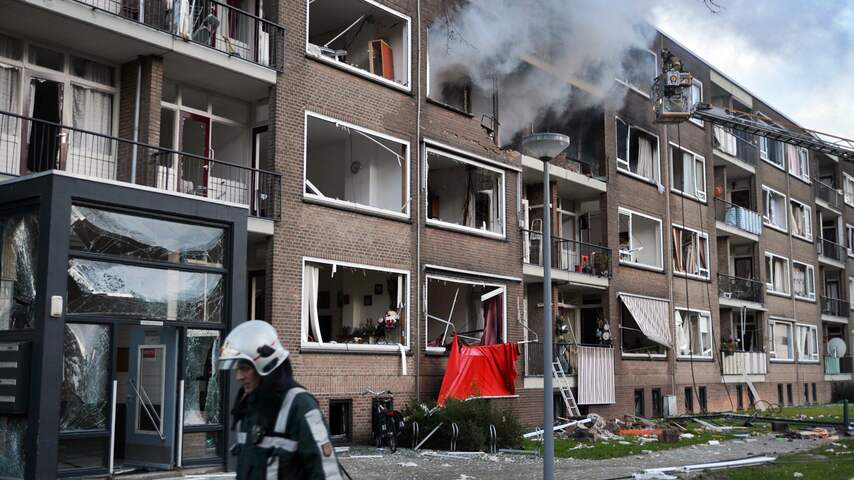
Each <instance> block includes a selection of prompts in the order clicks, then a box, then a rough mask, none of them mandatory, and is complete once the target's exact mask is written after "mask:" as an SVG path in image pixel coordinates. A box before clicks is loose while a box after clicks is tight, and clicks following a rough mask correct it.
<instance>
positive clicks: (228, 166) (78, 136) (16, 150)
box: [0, 111, 282, 219]
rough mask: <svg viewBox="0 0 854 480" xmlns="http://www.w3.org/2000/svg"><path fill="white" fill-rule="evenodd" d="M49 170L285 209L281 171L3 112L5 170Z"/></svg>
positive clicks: (0, 151)
mask: <svg viewBox="0 0 854 480" xmlns="http://www.w3.org/2000/svg"><path fill="white" fill-rule="evenodd" d="M248 156H249V155H248V154H247V157H248ZM134 159H136V162H135V163H136V178H135V181H132V180H131V176H132V174H131V171H132V168H133V164H134ZM233 160H235V161H237V160H239V159H233ZM45 170H62V171H66V172H69V173H74V174H78V175H83V176H88V177H96V178H100V179H104V180H117V181H121V182H126V183H136V184H139V185H144V186H148V187H153V188H156V189H159V190H165V191H170V192H177V193H184V194H189V195H196V196H199V197H205V198H209V199H212V200H218V201H222V202H229V203H236V204H239V205H245V206H248V207H249V213H250V215H253V216H257V217H262V218H268V219H278V218H279V214H280V212H279V205H280V203H281V202H280V198H281V197H280V195H281V183H282V179H281V175H279V174H278V173H274V172H268V171H265V170H260V169H256V168H249V167H245V166H242V165H236V164H233V163H228V162H224V161H221V160H216V159H213V158H208V157H203V156H199V155H194V154H191V153H186V152H179V151H176V150H170V149H167V148H162V147H155V146H153V145H148V144H145V143H140V142H132V141H130V140H124V139H121V138H116V137H111V136H109V135H104V134H101V133H97V132H92V131H88V130H81V129H78V128H73V127H69V126H66V125H60V124H57V123H52V122H46V121H43V120H38V119H34V118H29V117H24V116H21V115H17V114H13V113H8V112H2V111H0V174H4V175H16V176H17V175H27V174H30V173H36V172H41V171H45Z"/></svg>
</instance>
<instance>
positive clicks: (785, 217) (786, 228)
mask: <svg viewBox="0 0 854 480" xmlns="http://www.w3.org/2000/svg"><path fill="white" fill-rule="evenodd" d="M766 191H768V192H772V193H774V194H777V195H779V196H781V197H783V206H784V207H785V210H786V212H785V214H784V215H783V220H785V222H786V225H785V226H784V227H780V226H777V225H775V224H773V223H771V220H770V219H768V218H767V217H766V216H765V196H766V193H765V192H766ZM762 197H763V200H762V201H763V208H762V212H761V213H760V215H761V216H762V223H763V224H764V225H765V226H766V227H768V228H771V229H773V230H777V231H779V232H783V233H789V215H790V213H789V210H790V209H791V206H790V205H789V197H788V196H787V195H786V194H784V193H783V192H779V191H777V190H775V189H773V188H771V187H769V186H767V185H762Z"/></svg>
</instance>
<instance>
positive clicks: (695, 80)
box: [689, 77, 706, 128]
mask: <svg viewBox="0 0 854 480" xmlns="http://www.w3.org/2000/svg"><path fill="white" fill-rule="evenodd" d="M694 87H697V88H698V89H699V90H700V98H694V91H695V90H694ZM689 92H690V94H691V101H692V103H691V106H692V107H693V106H694V105H697V104H698V103H702V102H703V82H702V81H700V80H699V79H698V78H696V77H694V78H693V79H692V80H691V89H690V90H689ZM689 120H690V121H691V123H693V124H694V125H697V126H698V127H700V128H704V127H705V126H706V122H704V121H702V120H700V119H699V118H694V117H691V118H690V119H689Z"/></svg>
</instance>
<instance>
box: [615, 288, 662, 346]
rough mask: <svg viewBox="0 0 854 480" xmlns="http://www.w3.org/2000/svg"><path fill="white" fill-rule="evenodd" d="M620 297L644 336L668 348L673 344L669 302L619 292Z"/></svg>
mask: <svg viewBox="0 0 854 480" xmlns="http://www.w3.org/2000/svg"><path fill="white" fill-rule="evenodd" d="M620 299H622V301H623V304H624V305H625V306H626V308H628V309H629V312H630V313H631V314H632V317H634V319H635V322H636V323H637V324H638V327H639V328H640V329H641V332H643V334H644V335H646V338H648V339H650V340H652V341H653V342H655V343H659V344H661V345H664V346H665V347H668V348H670V346H671V345H672V344H673V340H672V337H671V336H670V325H669V323H670V322H669V321H668V314H669V311H670V302H668V301H667V300H661V299H657V298H650V297H641V296H637V295H628V294H621V295H620Z"/></svg>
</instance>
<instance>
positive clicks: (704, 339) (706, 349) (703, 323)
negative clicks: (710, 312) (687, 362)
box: [697, 315, 712, 355]
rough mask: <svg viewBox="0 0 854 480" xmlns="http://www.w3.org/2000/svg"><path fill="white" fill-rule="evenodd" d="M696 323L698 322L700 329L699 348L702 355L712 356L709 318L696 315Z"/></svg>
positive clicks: (710, 322)
mask: <svg viewBox="0 0 854 480" xmlns="http://www.w3.org/2000/svg"><path fill="white" fill-rule="evenodd" d="M697 321H698V322H699V329H700V335H699V340H700V348H701V353H702V355H711V354H712V332H711V328H712V321H711V319H710V318H709V317H706V316H704V315H698V316H697Z"/></svg>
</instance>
